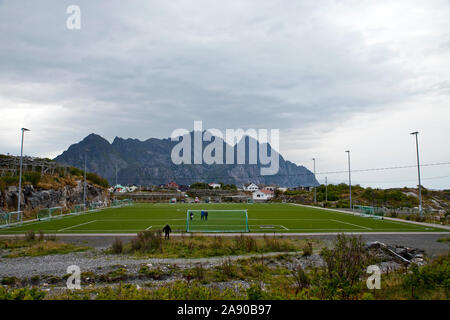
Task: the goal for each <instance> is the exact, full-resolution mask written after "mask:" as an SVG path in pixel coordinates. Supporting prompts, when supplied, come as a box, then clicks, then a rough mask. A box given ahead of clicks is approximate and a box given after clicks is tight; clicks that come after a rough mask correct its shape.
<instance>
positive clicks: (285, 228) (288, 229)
mask: <svg viewBox="0 0 450 320" xmlns="http://www.w3.org/2000/svg"><path fill="white" fill-rule="evenodd" d="M280 227H282V228H283V229H285V230H289V229H288V228H286V227H285V226H283V225H281V224H280Z"/></svg>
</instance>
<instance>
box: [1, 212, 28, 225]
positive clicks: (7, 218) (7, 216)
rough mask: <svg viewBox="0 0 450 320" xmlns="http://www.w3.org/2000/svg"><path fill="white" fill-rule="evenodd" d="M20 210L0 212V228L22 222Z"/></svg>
mask: <svg viewBox="0 0 450 320" xmlns="http://www.w3.org/2000/svg"><path fill="white" fill-rule="evenodd" d="M22 213H23V212H22V211H14V212H2V213H0V228H4V227H9V226H11V225H16V224H21V223H22Z"/></svg>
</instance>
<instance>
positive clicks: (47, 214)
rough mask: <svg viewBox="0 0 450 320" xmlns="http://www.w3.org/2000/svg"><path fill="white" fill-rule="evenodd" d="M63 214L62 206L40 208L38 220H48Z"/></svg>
mask: <svg viewBox="0 0 450 320" xmlns="http://www.w3.org/2000/svg"><path fill="white" fill-rule="evenodd" d="M62 215H63V208H62V207H54V208H45V209H41V210H39V212H38V213H37V219H38V220H48V219H51V218H55V217H59V216H62Z"/></svg>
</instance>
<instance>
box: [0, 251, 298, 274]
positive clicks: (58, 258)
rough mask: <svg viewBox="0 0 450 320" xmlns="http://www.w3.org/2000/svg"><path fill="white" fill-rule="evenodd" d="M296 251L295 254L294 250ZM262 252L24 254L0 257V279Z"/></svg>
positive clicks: (208, 261) (208, 263) (134, 268)
mask: <svg viewBox="0 0 450 320" xmlns="http://www.w3.org/2000/svg"><path fill="white" fill-rule="evenodd" d="M285 253H286V252H278V253H276V252H274V253H266V254H264V257H270V256H275V255H279V254H285ZM291 254H294V253H291ZM259 256H260V255H259V254H256V255H255V254H253V255H241V256H230V257H214V258H199V259H156V258H151V259H135V258H131V257H129V256H124V255H108V254H103V253H101V251H100V250H98V249H94V250H91V251H89V252H77V253H69V254H65V255H48V256H42V257H21V258H13V259H6V258H1V259H0V278H1V277H12V276H14V277H17V278H19V279H23V278H29V277H32V276H34V275H49V276H59V277H62V276H64V275H65V274H66V272H67V267H68V266H70V265H77V266H79V267H80V269H81V272H86V271H92V272H96V273H106V272H109V271H113V270H115V269H117V267H119V266H121V267H125V268H126V269H127V270H128V272H130V273H133V272H138V271H139V269H140V267H141V266H142V265H143V264H151V265H152V266H163V269H164V266H165V265H166V266H167V265H173V264H176V265H177V266H178V267H180V268H182V269H183V268H190V267H193V266H195V264H198V263H201V264H203V265H204V267H206V268H208V267H212V266H214V265H218V264H221V263H222V262H223V261H224V260H225V259H228V258H230V259H231V260H238V259H242V258H249V257H259Z"/></svg>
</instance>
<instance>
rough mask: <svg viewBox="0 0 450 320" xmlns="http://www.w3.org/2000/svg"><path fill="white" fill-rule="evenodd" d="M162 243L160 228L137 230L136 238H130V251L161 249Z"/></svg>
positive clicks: (154, 250)
mask: <svg viewBox="0 0 450 320" xmlns="http://www.w3.org/2000/svg"><path fill="white" fill-rule="evenodd" d="M162 245H163V242H162V232H161V230H156V231H143V232H139V233H138V235H137V238H135V239H132V240H131V249H132V251H142V252H156V251H162Z"/></svg>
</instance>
